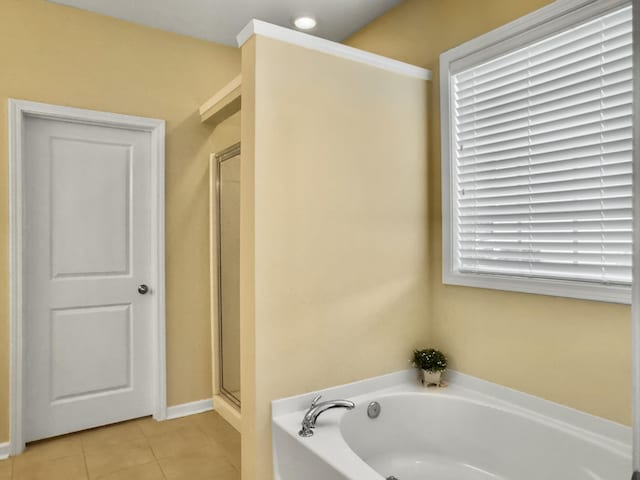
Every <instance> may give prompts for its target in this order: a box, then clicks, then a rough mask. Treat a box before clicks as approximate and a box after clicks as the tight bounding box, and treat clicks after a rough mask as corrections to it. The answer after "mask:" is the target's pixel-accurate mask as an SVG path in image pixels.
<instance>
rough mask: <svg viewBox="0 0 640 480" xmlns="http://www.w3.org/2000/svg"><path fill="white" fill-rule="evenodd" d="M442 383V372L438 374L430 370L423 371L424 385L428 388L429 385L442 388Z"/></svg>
mask: <svg viewBox="0 0 640 480" xmlns="http://www.w3.org/2000/svg"><path fill="white" fill-rule="evenodd" d="M441 381H442V370H440V371H438V372H430V371H429V370H422V384H423V385H424V386H425V387H427V386H429V385H437V386H440V382H441Z"/></svg>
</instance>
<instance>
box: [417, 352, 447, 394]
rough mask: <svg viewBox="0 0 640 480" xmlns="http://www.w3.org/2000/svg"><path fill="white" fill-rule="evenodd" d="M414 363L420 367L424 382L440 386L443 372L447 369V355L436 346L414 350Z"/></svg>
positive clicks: (426, 384)
mask: <svg viewBox="0 0 640 480" xmlns="http://www.w3.org/2000/svg"><path fill="white" fill-rule="evenodd" d="M413 365H414V366H415V367H416V368H418V369H420V372H421V376H422V384H423V385H424V386H425V387H426V386H428V385H437V386H440V382H441V381H442V372H444V371H445V370H446V369H447V357H445V356H444V354H443V353H442V352H441V351H439V350H436V349H435V348H427V349H425V350H414V352H413Z"/></svg>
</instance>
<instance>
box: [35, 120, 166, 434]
mask: <svg viewBox="0 0 640 480" xmlns="http://www.w3.org/2000/svg"><path fill="white" fill-rule="evenodd" d="M24 127H25V143H24V150H25V162H24V178H25V182H24V192H25V198H24V204H25V209H24V225H25V231H24V232H23V233H24V239H25V244H24V248H25V252H24V265H25V275H24V292H25V294H24V298H25V303H24V312H25V320H24V332H25V377H26V384H25V409H26V415H25V425H24V427H25V432H24V433H25V440H26V441H32V440H37V439H40V438H45V437H50V436H54V435H60V434H64V433H68V432H72V431H77V430H81V429H85V428H91V427H95V426H99V425H104V424H107V423H112V422H117V421H122V420H126V419H130V418H135V417H140V416H145V415H150V414H151V413H152V411H153V397H152V389H153V382H152V379H153V375H152V363H153V357H152V351H153V350H152V345H151V342H152V340H153V332H154V330H153V328H152V325H153V324H152V318H151V312H152V308H151V307H152V305H151V302H152V295H153V285H151V287H152V288H151V293H150V294H147V295H140V294H139V293H138V292H137V286H138V285H139V284H142V283H145V284H147V283H149V281H150V280H151V278H150V275H151V272H152V269H151V255H150V251H151V249H150V248H149V245H150V244H151V134H150V133H148V132H140V131H134V130H127V129H123V128H111V127H104V126H97V125H90V124H80V123H71V122H64V121H60V120H49V119H40V118H30V117H27V118H26V119H25V123H24Z"/></svg>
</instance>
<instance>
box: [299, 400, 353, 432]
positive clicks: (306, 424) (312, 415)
mask: <svg viewBox="0 0 640 480" xmlns="http://www.w3.org/2000/svg"><path fill="white" fill-rule="evenodd" d="M321 398H322V395H318V396H317V397H316V398H314V399H313V402H311V406H310V407H309V410H307V413H305V414H304V418H303V419H302V428H301V429H300V431H299V432H298V435H300V436H301V437H310V436H312V435H313V429H314V428H315V427H316V420H317V419H318V417H319V416H320V414H321V413H323V412H326V411H327V410H330V409H332V408H346V409H347V410H352V409H354V408H355V407H356V404H355V403H353V402H351V401H349V400H328V401H326V402H321V403H318V401H319V400H320V399H321Z"/></svg>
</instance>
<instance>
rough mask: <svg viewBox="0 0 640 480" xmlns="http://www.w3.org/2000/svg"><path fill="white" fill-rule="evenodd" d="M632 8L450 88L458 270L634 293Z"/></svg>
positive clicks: (465, 75) (466, 75)
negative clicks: (630, 288)
mask: <svg viewBox="0 0 640 480" xmlns="http://www.w3.org/2000/svg"><path fill="white" fill-rule="evenodd" d="M631 36H632V22H631V7H627V8H622V9H618V10H616V11H614V12H610V13H608V14H606V15H602V16H600V17H599V18H597V19H595V20H592V21H590V22H588V23H585V24H582V25H579V26H577V27H574V28H572V29H569V30H566V31H563V32H561V33H559V34H556V35H553V36H550V37H548V38H545V39H544V40H542V41H539V42H537V43H534V44H531V45H528V46H527V47H525V48H522V49H519V50H517V51H514V52H511V53H509V54H507V55H503V56H501V57H498V58H495V59H493V60H491V61H489V62H486V63H483V64H480V65H476V66H473V67H472V68H468V69H466V70H464V71H461V72H459V73H456V74H455V75H452V77H451V89H452V94H453V95H454V102H453V104H452V107H453V112H452V113H453V119H452V123H453V125H452V127H454V129H455V131H454V135H453V137H452V138H453V142H454V144H453V146H452V152H451V155H452V161H453V162H454V165H452V167H453V168H452V175H453V176H454V178H453V189H454V190H455V192H452V193H453V194H454V195H455V200H454V202H453V208H454V210H455V212H453V218H452V220H453V221H454V222H455V225H454V230H453V232H454V237H455V238H454V239H452V240H453V242H454V244H455V245H454V269H455V270H456V271H458V272H467V273H484V274H501V275H515V276H521V277H538V278H552V279H567V280H579V281H584V282H597V283H605V284H630V283H631V236H632V232H631V192H632V185H631V183H632V174H631V168H632V163H631V162H632V150H631V148H632V39H631Z"/></svg>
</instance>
